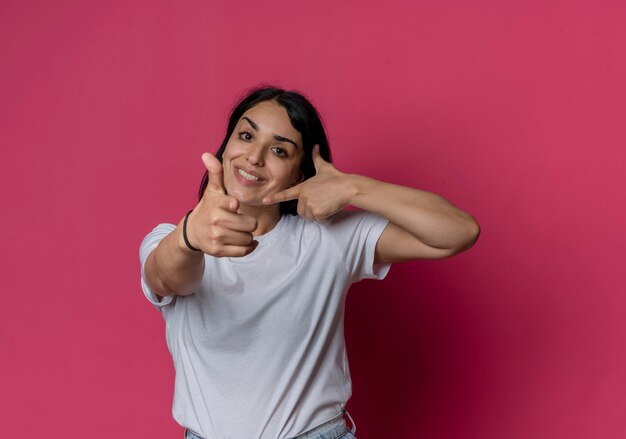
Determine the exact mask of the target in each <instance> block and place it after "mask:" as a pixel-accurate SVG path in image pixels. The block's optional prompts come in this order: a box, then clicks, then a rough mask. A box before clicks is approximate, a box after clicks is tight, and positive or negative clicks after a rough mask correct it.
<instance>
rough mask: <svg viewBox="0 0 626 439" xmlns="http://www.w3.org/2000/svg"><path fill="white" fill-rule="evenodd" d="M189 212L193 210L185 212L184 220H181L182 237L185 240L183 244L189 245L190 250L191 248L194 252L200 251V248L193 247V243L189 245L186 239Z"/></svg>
mask: <svg viewBox="0 0 626 439" xmlns="http://www.w3.org/2000/svg"><path fill="white" fill-rule="evenodd" d="M191 212H193V210H190V211H189V212H187V215H185V220H184V221H183V239H184V240H185V245H186V246H187V247H189V249H190V250H193V251H195V252H201V251H202V250H200V249H199V248H195V247H194V246H193V245H191V243H190V242H189V239H187V218H189V215H190V214H191Z"/></svg>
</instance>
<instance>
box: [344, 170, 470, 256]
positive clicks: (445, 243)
mask: <svg viewBox="0 0 626 439" xmlns="http://www.w3.org/2000/svg"><path fill="white" fill-rule="evenodd" d="M347 177H348V179H349V180H348V181H349V183H348V189H347V190H348V192H349V193H350V194H351V195H350V204H351V205H353V206H355V207H358V208H360V209H363V210H367V211H369V212H372V213H376V214H378V215H381V216H383V217H385V218H387V219H388V220H389V221H391V222H392V223H394V224H395V225H397V226H398V227H401V228H402V229H404V230H406V231H407V232H409V233H410V234H411V235H413V236H414V237H415V238H417V239H418V240H419V241H421V242H422V243H424V244H426V245H428V246H430V247H433V248H438V249H465V248H468V247H471V245H472V244H473V243H474V242H475V241H476V239H477V238H478V235H479V233H480V227H479V226H478V223H477V222H476V221H475V220H474V218H473V217H472V216H471V215H470V214H468V213H466V212H463V211H462V210H460V209H458V208H457V207H455V206H454V205H452V203H450V202H449V201H447V200H446V199H445V198H443V197H441V196H439V195H436V194H433V193H431V192H426V191H421V190H418V189H413V188H409V187H405V186H398V185H395V184H391V183H385V182H382V181H378V180H374V179H372V178H369V177H364V176H360V175H349V176H347Z"/></svg>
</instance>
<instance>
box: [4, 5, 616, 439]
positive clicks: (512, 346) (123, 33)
mask: <svg viewBox="0 0 626 439" xmlns="http://www.w3.org/2000/svg"><path fill="white" fill-rule="evenodd" d="M625 17H626V6H625V3H624V2H622V1H617V0H616V1H603V2H591V1H586V2H582V1H548V2H545V1H526V2H518V1H457V2H441V1H435V0H432V1H414V2H409V1H405V2H402V1H392V2H363V1H351V2H345V1H344V2H336V1H315V2H294V1H280V2H241V1H239V2H227V1H224V0H222V1H210V2H209V1H204V2H201V1H196V2H175V1H168V2H155V1H130V2H129V1H120V0H114V1H107V2H84V1H82V0H80V1H79V0H76V1H48V2H45V1H17V0H12V1H7V0H5V1H3V2H2V4H1V5H0V51H1V52H0V63H1V66H2V68H1V69H0V75H1V77H0V93H1V94H0V102H1V106H2V108H1V111H0V132H1V134H0V138H1V142H2V161H1V166H2V172H0V178H1V181H0V183H1V186H0V187H1V191H2V192H1V193H2V220H1V221H2V230H3V231H4V238H3V249H2V264H1V267H2V292H3V296H4V298H3V301H2V303H3V311H4V312H3V315H2V318H1V319H0V343H1V346H0V348H1V355H2V360H1V362H0V368H1V372H2V373H1V377H2V378H1V379H2V385H1V390H0V413H1V415H0V436H1V437H6V438H9V437H21V436H22V435H24V434H27V435H28V436H29V437H31V436H32V437H37V436H38V435H41V437H59V438H67V437H87V433H89V435H88V436H89V437H90V438H113V437H115V438H127V437H128V438H130V437H134V436H135V435H139V434H141V435H142V436H141V437H148V438H178V437H182V429H181V428H180V427H179V426H178V425H177V424H176V423H175V422H174V421H173V420H172V418H171V398H172V390H173V367H172V363H171V358H170V356H169V353H168V351H167V347H166V344H165V337H164V324H163V320H162V318H161V317H160V315H159V314H158V313H157V312H156V311H155V310H154V309H153V308H152V307H151V306H150V305H149V304H148V302H147V301H146V300H145V299H144V297H143V295H142V293H141V289H140V285H139V275H140V274H139V261H138V248H139V243H140V241H141V239H142V238H143V236H144V235H145V234H146V233H147V232H148V231H149V230H151V228H152V227H153V226H155V225H156V224H157V223H158V222H177V221H178V220H179V219H180V218H181V217H182V215H183V214H184V213H185V212H186V211H187V209H189V208H190V207H191V206H193V204H194V199H195V193H196V189H197V185H198V183H199V180H200V178H201V175H202V172H203V167H202V163H201V161H200V154H201V153H202V152H203V151H205V150H207V149H208V150H212V151H215V148H216V146H217V144H218V142H219V140H220V139H221V137H222V136H223V133H224V129H225V120H226V115H227V112H228V110H229V109H230V107H231V106H232V105H233V104H234V102H235V101H236V99H237V97H238V96H240V95H241V93H242V91H243V90H245V89H246V88H248V87H250V86H252V85H255V84H258V83H259V82H273V83H276V84H279V85H281V86H283V87H287V88H296V89H300V90H302V91H304V92H305V93H306V94H307V95H308V96H309V97H310V98H311V100H312V101H313V102H314V104H316V105H317V106H318V108H319V110H320V112H321V114H322V116H323V118H324V120H325V123H326V125H327V127H328V131H329V135H330V138H331V144H332V146H333V147H334V156H335V159H336V164H337V166H338V167H339V168H340V169H342V170H344V171H346V172H357V173H362V174H366V175H370V176H373V177H376V178H380V179H384V180H388V181H392V182H395V183H399V184H404V185H409V186H413V187H416V188H420V189H424V190H428V191H432V192H435V193H438V194H441V195H443V196H444V197H446V198H448V199H449V200H451V201H452V202H453V203H455V204H456V205H457V206H459V207H460V208H462V209H465V210H467V211H469V212H470V213H472V214H473V215H474V216H475V217H476V218H477V219H478V221H479V222H480V224H481V226H482V236H481V238H480V240H479V242H478V243H477V245H476V246H475V247H474V248H473V249H472V250H471V251H469V252H468V253H465V254H462V255H460V256H458V257H456V258H453V259H450V260H442V261H415V262H411V263H405V264H399V265H396V266H395V267H394V268H393V269H392V271H391V273H390V275H389V277H388V279H387V280H386V281H385V282H371V281H370V282H364V283H362V284H359V285H357V286H355V287H354V288H353V289H352V291H351V293H350V294H349V299H348V311H347V317H346V319H347V320H346V331H347V344H348V351H349V357H350V364H351V369H352V374H353V380H354V389H355V390H354V396H353V398H352V400H351V401H350V404H349V405H348V408H349V410H350V411H351V413H352V415H353V417H354V418H355V420H356V422H357V425H358V428H359V431H358V436H359V439H372V438H387V437H407V438H422V437H423V438H481V439H484V438H533V439H536V438H618V437H625V436H626V378H625V377H626V338H625V336H626V321H625V319H624V317H623V313H624V307H625V305H626V300H625V299H624V293H625V291H626V276H625V275H624V271H625V270H624V269H625V268H626V266H625V264H624V250H625V242H626V239H625V236H624V225H625V224H626V203H625V201H626V197H625V193H624V188H625V187H626V172H625V171H626V169H625V168H626V153H625V143H626V124H625V123H624V119H625V110H626V57H625V56H624V47H626V30H625V27H624V20H625Z"/></svg>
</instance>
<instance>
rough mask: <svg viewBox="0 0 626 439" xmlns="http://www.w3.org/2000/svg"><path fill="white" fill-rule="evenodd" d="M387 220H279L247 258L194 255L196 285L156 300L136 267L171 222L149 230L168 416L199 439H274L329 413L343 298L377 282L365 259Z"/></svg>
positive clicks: (351, 215)
mask: <svg viewBox="0 0 626 439" xmlns="http://www.w3.org/2000/svg"><path fill="white" fill-rule="evenodd" d="M387 223H388V221H387V220H386V219H384V218H381V217H379V216H376V215H373V214H370V213H368V212H363V211H342V212H340V213H338V214H336V215H334V216H333V217H331V218H329V219H328V220H327V221H326V222H324V223H322V224H318V223H314V222H311V221H306V220H304V219H302V218H301V217H299V216H292V215H283V216H282V218H281V219H280V221H279V222H278V224H277V225H276V226H275V227H274V229H272V230H271V231H270V232H268V233H267V234H265V235H262V236H258V237H256V238H255V239H256V240H258V241H259V245H258V247H257V248H256V249H255V250H254V251H253V252H252V253H251V254H249V255H247V256H245V257H242V258H215V257H212V256H209V255H205V272H204V278H203V281H202V285H201V287H200V289H199V290H198V291H197V292H196V293H194V294H192V295H190V296H176V297H171V296H170V297H164V298H163V299H162V301H161V302H159V301H158V299H157V297H156V295H155V294H154V292H153V291H151V290H150V288H149V286H148V284H147V283H146V280H145V277H144V275H143V264H144V263H145V260H146V258H147V257H148V254H149V253H150V252H151V251H152V250H153V249H154V248H155V247H156V246H157V244H158V243H159V241H160V240H161V239H163V238H164V237H165V236H166V235H168V234H169V233H170V232H171V231H172V230H174V228H175V226H174V225H172V224H160V225H159V226H157V227H156V228H155V229H154V230H153V231H152V232H151V233H150V234H148V236H146V238H145V239H144V240H143V242H142V244H141V249H140V259H141V264H142V282H141V283H142V287H143V291H144V293H145V295H146V297H147V298H148V300H150V302H152V303H153V304H154V305H155V306H156V307H157V308H158V309H159V310H160V311H161V313H162V315H163V318H164V319H165V322H166V338H167V345H168V348H169V350H170V353H171V354H172V358H173V360H174V366H175V368H176V381H175V386H174V403H173V409H172V413H173V416H174V419H176V421H177V422H178V423H179V424H180V425H182V426H183V427H186V428H189V429H190V430H192V431H194V432H195V433H197V434H199V435H201V436H203V437H204V438H206V439H225V438H230V439H255V438H259V439H265V438H268V439H269V438H271V439H276V438H288V437H293V436H297V435H298V434H300V433H302V432H305V431H307V430H309V429H311V428H314V427H316V426H317V425H320V424H322V423H324V422H326V421H328V420H330V419H332V418H334V417H336V416H337V415H338V414H340V413H341V410H342V408H343V407H344V406H345V404H346V402H347V401H348V399H349V398H350V396H351V394H352V388H351V383H350V372H349V369H348V360H347V357H346V349H345V342H344V333H343V321H344V304H345V297H346V292H347V290H348V287H349V286H350V284H351V283H353V282H357V281H359V280H361V279H364V278H372V279H382V278H384V277H385V276H386V274H387V272H388V270H389V265H375V264H374V251H375V247H376V242H377V241H378V238H379V237H380V235H381V233H382V232H383V230H384V228H385V226H386V225H387Z"/></svg>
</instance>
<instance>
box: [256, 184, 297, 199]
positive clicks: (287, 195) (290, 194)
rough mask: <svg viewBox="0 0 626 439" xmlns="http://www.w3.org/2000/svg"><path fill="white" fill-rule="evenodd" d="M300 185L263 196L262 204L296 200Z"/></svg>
mask: <svg viewBox="0 0 626 439" xmlns="http://www.w3.org/2000/svg"><path fill="white" fill-rule="evenodd" d="M300 189H301V188H300V185H299V184H298V185H295V186H293V187H290V188H287V189H285V190H284V191H281V192H277V193H275V194H274V195H269V196H267V197H265V198H263V204H276V203H280V202H282V201H289V200H297V199H298V198H299V197H300Z"/></svg>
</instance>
